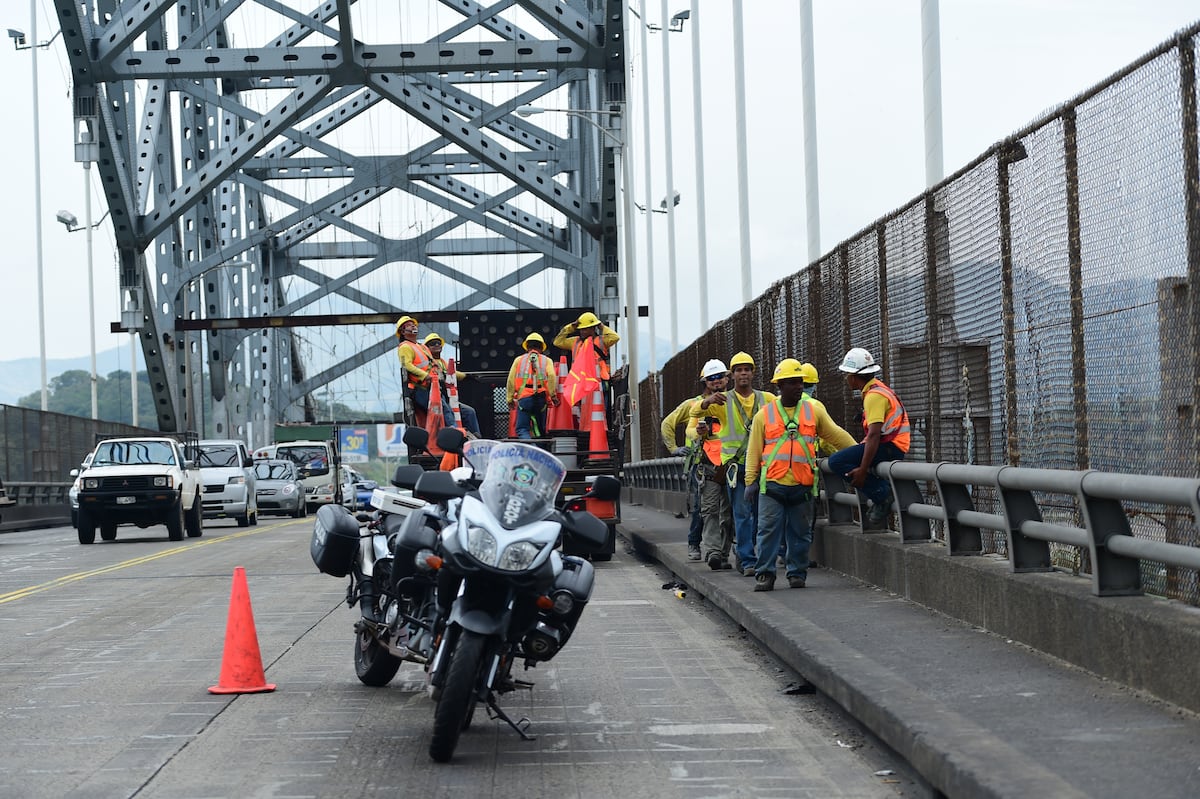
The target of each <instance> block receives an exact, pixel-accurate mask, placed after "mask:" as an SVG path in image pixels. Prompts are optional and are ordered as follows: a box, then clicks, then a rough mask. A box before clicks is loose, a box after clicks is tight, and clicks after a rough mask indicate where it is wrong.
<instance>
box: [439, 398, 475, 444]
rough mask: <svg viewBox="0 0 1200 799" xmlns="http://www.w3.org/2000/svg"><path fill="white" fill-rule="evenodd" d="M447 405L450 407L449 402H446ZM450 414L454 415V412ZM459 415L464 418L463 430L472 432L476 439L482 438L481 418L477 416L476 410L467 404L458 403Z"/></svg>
mask: <svg viewBox="0 0 1200 799" xmlns="http://www.w3.org/2000/svg"><path fill="white" fill-rule="evenodd" d="M446 405H447V406H449V402H448V401H447V402H446ZM450 413H451V415H453V413H454V412H453V411H451V412H450ZM458 413H459V415H460V416H462V423H463V429H465V430H469V431H471V432H472V433H474V434H475V436H476V437H478V436H480V435H481V433H480V432H479V416H478V415H476V413H475V409H474V408H472V407H471V406H470V405H468V404H466V403H465V402H460V403H458Z"/></svg>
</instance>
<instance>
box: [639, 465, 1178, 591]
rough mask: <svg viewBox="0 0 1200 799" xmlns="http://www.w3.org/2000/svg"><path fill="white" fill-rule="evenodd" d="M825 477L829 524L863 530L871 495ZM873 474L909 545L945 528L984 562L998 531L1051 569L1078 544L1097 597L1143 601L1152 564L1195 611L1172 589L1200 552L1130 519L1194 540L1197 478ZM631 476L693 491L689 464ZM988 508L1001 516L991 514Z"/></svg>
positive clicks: (996, 470)
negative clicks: (1168, 521) (1176, 521)
mask: <svg viewBox="0 0 1200 799" xmlns="http://www.w3.org/2000/svg"><path fill="white" fill-rule="evenodd" d="M821 472H822V497H823V499H824V503H823V504H824V505H825V515H826V518H827V519H828V521H829V523H831V524H855V523H860V522H858V521H857V520H861V519H863V518H865V517H866V505H865V502H866V500H865V498H864V497H863V496H862V495H861V494H859V493H856V492H855V491H854V490H853V488H852V487H851V486H850V485H849V484H848V483H847V482H846V480H845V479H844V478H843V477H842V476H841V475H837V474H833V473H832V472H830V471H829V468H828V466H827V463H826V461H824V460H822V461H821ZM876 473H877V474H879V475H880V476H881V477H884V478H886V479H887V480H888V481H889V482H890V483H891V485H892V492H893V494H894V496H895V499H896V503H895V508H896V510H897V512H898V515H899V519H900V524H899V530H898V531H896V532H898V533H899V535H900V539H901V540H902V541H904V542H913V543H917V542H927V541H930V540H932V539H933V538H934V537H935V536H934V532H935V525H940V529H941V531H942V533H943V535H942V536H940V537H943V538H944V540H945V544H946V547H947V550H948V553H949V554H950V555H951V556H961V555H982V554H984V553H985V546H984V531H985V530H986V531H992V532H995V533H999V534H1001V535H1002V536H1003V537H1004V538H1005V540H1006V544H1007V546H1006V547H1005V548H1004V549H1005V551H1006V552H1007V557H1008V561H1009V567H1010V569H1011V570H1012V571H1013V572H1042V571H1046V572H1048V571H1052V570H1054V566H1053V564H1052V558H1051V545H1053V544H1061V545H1065V546H1071V547H1078V548H1079V549H1080V550H1081V551H1082V552H1084V553H1086V555H1087V569H1085V571H1090V574H1089V575H1088V576H1089V577H1090V579H1091V582H1092V593H1093V594H1095V595H1096V596H1128V595H1138V594H1142V593H1143V588H1144V573H1145V569H1146V567H1147V566H1150V567H1152V569H1153V570H1155V571H1159V570H1164V569H1165V570H1167V571H1171V572H1174V573H1175V574H1174V578H1175V579H1173V580H1170V579H1169V580H1167V581H1165V582H1164V583H1162V584H1161V585H1162V586H1164V587H1163V588H1162V589H1161V591H1159V592H1161V593H1163V594H1164V595H1167V596H1171V597H1172V598H1175V599H1182V600H1183V601H1187V602H1190V603H1191V604H1196V602H1195V601H1193V597H1194V596H1195V591H1194V590H1188V589H1184V590H1173V589H1172V586H1173V585H1176V584H1178V583H1180V582H1183V583H1184V584H1186V585H1194V583H1195V582H1196V575H1197V572H1198V571H1200V547H1197V546H1195V545H1193V544H1189V543H1173V542H1168V541H1157V540H1152V539H1149V538H1147V537H1145V536H1140V535H1137V534H1136V533H1135V530H1134V527H1133V525H1132V524H1131V518H1132V517H1137V516H1149V515H1151V513H1150V512H1147V511H1144V510H1141V507H1143V506H1146V505H1151V506H1156V507H1160V508H1162V509H1163V510H1164V511H1165V512H1166V513H1168V514H1169V513H1175V514H1177V515H1183V516H1184V517H1186V516H1189V515H1190V517H1191V521H1190V529H1191V530H1192V531H1193V536H1192V538H1193V540H1195V535H1194V533H1195V531H1196V525H1197V521H1198V520H1200V480H1196V479H1191V478H1182V477H1159V476H1153V475H1130V474H1117V473H1109V472H1097V471H1091V470H1085V471H1066V470H1057V469H1030V468H1022V467H1016V466H972V465H964V464H957V463H924V462H906V461H895V462H890V463H888V462H885V463H881V464H879V466H878V467H876ZM625 478H626V484H627V485H628V486H630V487H633V488H641V489H648V490H652V491H662V492H684V491H685V490H686V481H685V477H684V474H683V459H682V458H660V459H657V460H646V461H638V462H636V463H631V464H627V465H626V467H625ZM1051 495H1052V496H1053V497H1055V498H1057V497H1067V498H1069V499H1070V500H1072V501H1073V503H1074V505H1075V513H1073V514H1072V513H1070V512H1068V513H1065V514H1064V513H1063V507H1062V504H1061V502H1060V501H1057V499H1054V500H1052V499H1050V496H1051ZM935 503H936V504H935ZM989 506H994V507H995V508H996V511H997V512H992V511H990V510H989ZM856 508H857V509H858V513H857V520H856V514H855V509H856ZM1046 511H1049V513H1046ZM1047 515H1049V516H1050V517H1051V518H1054V519H1060V518H1064V517H1066V518H1071V517H1074V518H1076V519H1078V520H1079V523H1078V524H1066V523H1062V522H1060V521H1047V520H1046V516H1047ZM1184 521H1185V524H1184V525H1183V526H1185V527H1186V526H1187V524H1186V519H1185V520H1184ZM1164 526H1165V525H1164ZM880 532H890V531H886V530H885V531H880ZM1180 571H1186V574H1187V578H1186V579H1183V580H1180V577H1179V574H1178V572H1180Z"/></svg>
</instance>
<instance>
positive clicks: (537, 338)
mask: <svg viewBox="0 0 1200 799" xmlns="http://www.w3.org/2000/svg"><path fill="white" fill-rule="evenodd" d="M530 342H533V343H534V344H541V345H542V349H543V350H544V349H546V339H544V338H542V334H541V333H530V334H529V335H528V336H526V337H525V340H524V341H522V342H521V346H522V347H524V348H525V351H526V352H528V351H529V344H530Z"/></svg>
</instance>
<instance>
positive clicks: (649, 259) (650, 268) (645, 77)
mask: <svg viewBox="0 0 1200 799" xmlns="http://www.w3.org/2000/svg"><path fill="white" fill-rule="evenodd" d="M641 7H642V13H641V14H640V15H639V17H640V19H641V20H642V25H641V29H642V113H643V116H644V118H643V119H642V150H643V153H644V155H643V156H642V162H643V166H644V169H645V173H646V196H645V200H644V202H645V205H646V208H647V209H649V208H652V207H653V206H652V205H651V199H650V198H651V193H652V189H651V188H650V181H651V170H650V162H651V161H652V160H653V159H651V157H650V153H651V152H652V151H651V149H650V99H649V98H650V70H649V69H648V67H649V64H648V63H647V62H648V60H649V59H648V58H647V57H646V49H647V47H646V40H647V35H646V24H645V19H646V0H642V2H641ZM656 271H657V270H656V269H655V268H654V224H653V218H652V217H651V216H650V215H649V213H648V212H647V214H646V281H647V285H648V290H647V292H646V300H647V302H648V304H649V306H650V316H649V319H648V320H647V321H648V322H649V328H650V331H649V332H650V335H649V339H650V371H651V372H657V371H658V357H657V355H656V354H655V351H656V349H657V346H656V344H655V341H654V339H655V335H654V327H655V324H654V323H655V308H654V273H655V272H656ZM673 289H674V287H672V290H673Z"/></svg>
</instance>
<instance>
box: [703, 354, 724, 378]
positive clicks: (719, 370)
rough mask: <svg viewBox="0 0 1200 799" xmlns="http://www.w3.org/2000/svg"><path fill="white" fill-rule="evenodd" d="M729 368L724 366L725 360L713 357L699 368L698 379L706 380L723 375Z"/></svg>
mask: <svg viewBox="0 0 1200 799" xmlns="http://www.w3.org/2000/svg"><path fill="white" fill-rule="evenodd" d="M728 371H729V370H728V369H727V368H725V362H724V361H721V360H719V359H717V358H713V359H712V360H711V361H709V362H708V363H706V364H704V368H703V369H701V370H700V379H701V380H707V379H708V378H710V377H716V376H718V375H723V374H725V373H726V372H728Z"/></svg>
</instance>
